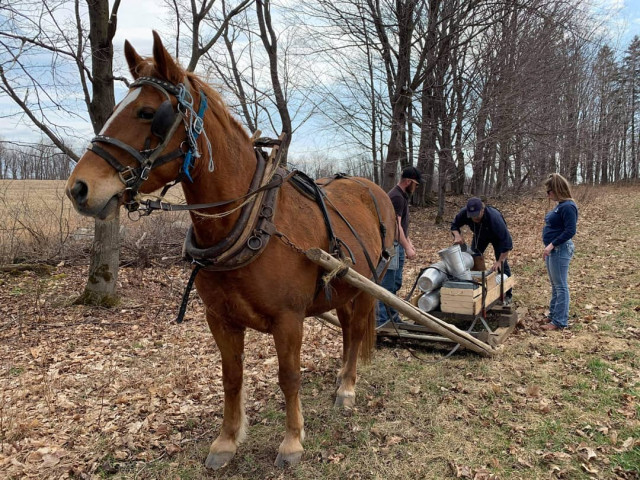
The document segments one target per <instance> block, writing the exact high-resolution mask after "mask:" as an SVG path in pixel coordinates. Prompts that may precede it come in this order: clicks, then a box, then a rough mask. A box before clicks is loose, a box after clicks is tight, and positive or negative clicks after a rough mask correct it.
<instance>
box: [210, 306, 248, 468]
mask: <svg viewBox="0 0 640 480" xmlns="http://www.w3.org/2000/svg"><path fill="white" fill-rule="evenodd" d="M207 320H208V321H209V327H210V329H211V332H212V333H213V337H214V338H215V341H216V344H217V345H218V348H219V349H220V355H221V357H222V384H223V387H224V416H223V419H222V427H221V428H220V433H219V434H218V437H217V438H216V439H215V440H214V442H213V443H212V444H211V447H210V448H209V455H207V459H206V460H205V466H206V467H207V468H211V469H214V470H217V469H219V468H222V467H224V466H225V465H226V464H227V463H228V462H229V461H230V460H231V459H232V458H233V456H234V455H235V453H236V450H237V448H238V445H239V444H240V443H241V442H242V441H243V440H244V437H245V435H246V417H245V411H244V386H243V366H242V354H243V351H244V329H242V328H237V329H232V328H226V327H222V326H220V325H219V323H218V322H215V321H213V320H212V319H210V318H209V316H207Z"/></svg>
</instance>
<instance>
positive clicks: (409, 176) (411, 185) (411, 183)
mask: <svg viewBox="0 0 640 480" xmlns="http://www.w3.org/2000/svg"><path fill="white" fill-rule="evenodd" d="M421 183H423V180H422V174H421V173H420V170H418V169H417V168H416V167H405V168H404V169H403V170H402V175H401V176H400V183H399V185H400V187H401V188H402V189H403V190H404V191H405V192H407V194H411V193H413V192H415V190H416V188H418V185H420V184H421Z"/></svg>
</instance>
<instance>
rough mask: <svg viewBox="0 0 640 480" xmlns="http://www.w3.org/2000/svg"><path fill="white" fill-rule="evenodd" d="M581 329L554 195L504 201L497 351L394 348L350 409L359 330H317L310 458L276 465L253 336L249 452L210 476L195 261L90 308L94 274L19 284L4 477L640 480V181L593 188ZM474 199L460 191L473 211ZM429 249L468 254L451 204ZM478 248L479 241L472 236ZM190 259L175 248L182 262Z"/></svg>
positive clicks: (6, 287) (8, 325)
mask: <svg viewBox="0 0 640 480" xmlns="http://www.w3.org/2000/svg"><path fill="white" fill-rule="evenodd" d="M576 197H577V200H578V203H579V205H580V209H581V217H580V221H579V226H578V234H577V236H576V238H575V243H576V255H575V257H574V260H573V262H572V265H571V272H570V283H571V292H572V309H571V329H570V330H568V331H564V332H551V333H543V332H542V331H540V330H539V329H538V328H537V326H538V321H539V320H541V319H542V318H543V317H544V314H545V309H546V304H547V302H548V298H549V286H548V280H547V276H546V271H545V268H544V264H543V262H542V245H541V240H540V231H541V228H542V222H543V216H544V212H545V210H546V209H547V208H548V204H547V202H546V200H543V199H542V198H541V197H539V196H536V195H527V196H523V197H520V198H517V199H513V198H512V199H503V200H500V201H498V200H492V201H490V203H491V204H492V205H495V206H498V207H499V208H501V210H502V211H503V213H504V214H505V217H506V218H507V221H508V224H509V226H510V229H511V232H512V235H513V237H514V241H515V250H514V252H513V254H512V256H511V263H512V270H513V272H514V275H515V277H516V279H517V287H516V289H515V290H514V295H515V302H516V305H517V308H518V312H519V315H520V320H521V324H520V326H519V328H518V329H517V330H516V332H515V333H514V334H512V335H511V336H510V337H509V338H508V339H507V341H506V342H505V344H504V345H503V346H502V347H501V351H500V354H499V355H497V356H496V357H495V358H491V359H487V358H481V357H479V356H477V355H475V354H471V353H465V352H460V353H456V354H454V355H453V356H451V357H449V358H446V359H445V358H444V354H445V353H446V351H444V350H434V349H433V348H431V347H427V346H421V345H415V344H411V345H405V344H398V343H396V344H390V345H385V346H384V347H382V348H380V349H378V351H377V352H376V355H375V357H374V359H373V361H372V363H371V364H370V365H365V366H361V368H360V377H359V383H358V389H357V394H358V398H357V406H356V408H354V409H352V410H348V411H340V410H335V409H334V408H333V407H332V405H333V394H334V380H335V373H336V371H337V369H338V367H339V363H338V359H339V358H340V349H341V338H340V335H339V332H337V331H336V329H335V328H333V327H330V326H327V325H325V324H323V323H320V322H319V321H317V320H313V319H308V320H307V321H306V325H305V343H304V347H303V360H302V365H303V368H304V375H303V387H302V399H303V412H304V414H305V427H306V432H307V440H306V442H305V449H306V450H305V455H304V456H303V461H302V463H301V464H300V465H299V466H297V467H295V468H292V469H287V470H284V471H282V470H279V469H277V468H275V467H274V466H273V461H274V459H275V456H276V453H277V448H278V445H279V443H280V441H281V439H282V438H281V436H282V434H283V421H284V413H283V409H282V407H283V400H282V395H281V394H280V391H279V388H278V386H277V377H276V372H277V362H276V360H275V350H274V348H273V345H272V342H271V340H270V338H269V337H267V336H264V335H260V334H257V333H256V332H249V333H248V335H247V342H246V344H247V351H246V356H245V365H246V377H245V378H246V386H247V389H246V391H247V415H248V419H249V423H250V428H249V432H248V433H249V435H248V439H247V441H246V442H245V443H244V444H243V445H242V446H241V448H240V449H239V452H238V454H237V455H236V457H235V458H234V459H233V460H232V462H231V463H230V464H229V465H228V466H227V467H225V468H224V469H223V470H221V471H220V472H215V473H211V472H207V471H205V469H204V467H203V461H204V458H205V457H206V454H207V451H208V448H209V445H210V443H211V441H212V440H213V439H214V438H215V435H216V432H217V429H218V428H219V426H220V423H221V413H222V387H221V374H220V365H219V354H218V351H217V348H216V346H215V344H214V342H213V340H212V337H211V335H210V333H209V332H208V330H207V327H206V323H205V322H204V320H203V315H202V313H203V312H202V305H201V303H200V302H199V301H198V300H197V299H195V300H194V301H192V302H191V304H190V307H189V310H188V313H187V318H186V321H185V323H183V324H182V325H176V324H174V323H173V322H172V319H173V318H174V316H175V314H176V312H177V308H178V304H179V301H180V296H181V293H182V289H183V286H184V283H185V282H186V280H187V278H188V270H187V269H186V267H175V266H173V267H167V268H164V269H159V268H158V269H134V268H123V269H122V270H121V272H120V283H121V286H120V293H121V294H122V303H121V305H120V306H119V307H118V308H116V309H113V310H106V309H95V308H87V307H81V306H70V305H69V303H70V300H71V299H73V298H74V297H75V296H77V295H79V294H80V293H81V291H82V287H83V285H84V283H85V274H86V269H85V268H80V267H68V266H59V267H57V269H56V270H55V272H54V273H53V275H50V276H37V275H35V274H33V273H30V272H27V273H23V274H20V275H15V276H13V275H8V274H2V276H1V277H0V477H2V478H26V477H32V478H66V477H69V478H141V479H142V478H148V479H155V478H237V479H241V478H242V479H244V478H246V479H249V478H301V479H317V478H398V479H401V478H402V479H404V478H420V479H423V478H436V479H439V478H473V479H489V478H500V479H502V478H516V479H530V478H571V479H573V478H611V479H613V478H621V479H632V478H639V476H640V401H639V398H638V396H639V394H640V322H639V321H638V318H639V317H640V273H639V269H640V248H638V242H639V241H640V220H639V216H638V212H639V211H640V188H638V187H637V186H636V187H618V188H615V187H609V188H581V189H578V190H577V194H576ZM463 202H464V200H463V199H462V198H454V199H450V201H449V202H448V203H447V212H448V215H449V216H453V215H454V214H455V212H456V211H457V208H459V207H460V206H462V204H463ZM412 215H413V217H412V218H413V223H412V227H411V228H412V237H413V239H414V244H415V245H416V247H418V251H419V258H418V259H416V260H414V261H411V262H409V263H408V265H407V273H406V278H407V282H408V281H411V280H413V279H414V278H415V275H416V273H417V271H418V269H419V268H420V267H421V266H425V265H428V264H430V263H433V262H434V261H436V260H437V253H436V252H437V251H438V250H439V249H441V248H444V247H446V246H448V245H449V244H450V241H451V237H450V234H449V232H448V225H443V226H434V225H433V220H434V218H435V211H434V210H433V209H422V210H416V211H413V212H412ZM467 238H469V234H468V233H467ZM174 253H175V252H172V254H174Z"/></svg>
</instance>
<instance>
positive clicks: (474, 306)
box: [440, 277, 514, 315]
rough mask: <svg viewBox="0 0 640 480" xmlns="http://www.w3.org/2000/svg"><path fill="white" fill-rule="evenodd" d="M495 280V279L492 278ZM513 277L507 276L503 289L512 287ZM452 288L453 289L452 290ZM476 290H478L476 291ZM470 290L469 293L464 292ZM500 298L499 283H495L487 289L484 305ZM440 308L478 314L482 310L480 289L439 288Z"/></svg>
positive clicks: (444, 310)
mask: <svg viewBox="0 0 640 480" xmlns="http://www.w3.org/2000/svg"><path fill="white" fill-rule="evenodd" d="M494 282H495V280H494ZM513 284H514V279H513V277H509V278H507V280H506V281H505V282H504V291H505V292H506V291H507V290H509V289H510V288H513ZM452 290H453V291H452ZM476 291H479V292H478V293H476ZM464 292H471V293H464ZM499 298H500V285H495V287H494V288H493V289H490V290H488V291H487V297H486V298H485V306H486V307H488V306H489V305H491V304H492V303H494V302H495V301H496V300H498V299H499ZM440 310H442V311H443V312H446V313H460V314H464V315H479V314H480V313H481V310H482V289H481V288H476V289H475V290H470V289H468V290H467V289H451V288H447V289H445V288H444V287H442V288H441V289H440Z"/></svg>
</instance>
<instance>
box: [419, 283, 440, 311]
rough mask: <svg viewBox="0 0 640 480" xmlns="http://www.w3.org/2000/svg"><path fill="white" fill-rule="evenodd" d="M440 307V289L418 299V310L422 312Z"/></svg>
mask: <svg viewBox="0 0 640 480" xmlns="http://www.w3.org/2000/svg"><path fill="white" fill-rule="evenodd" d="M439 305H440V289H438V290H434V291H433V292H429V293H425V294H424V295H422V296H421V297H420V298H419V299H418V308H419V309H420V310H422V311H423V312H430V311H431V310H435V309H436V308H438V306H439Z"/></svg>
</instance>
